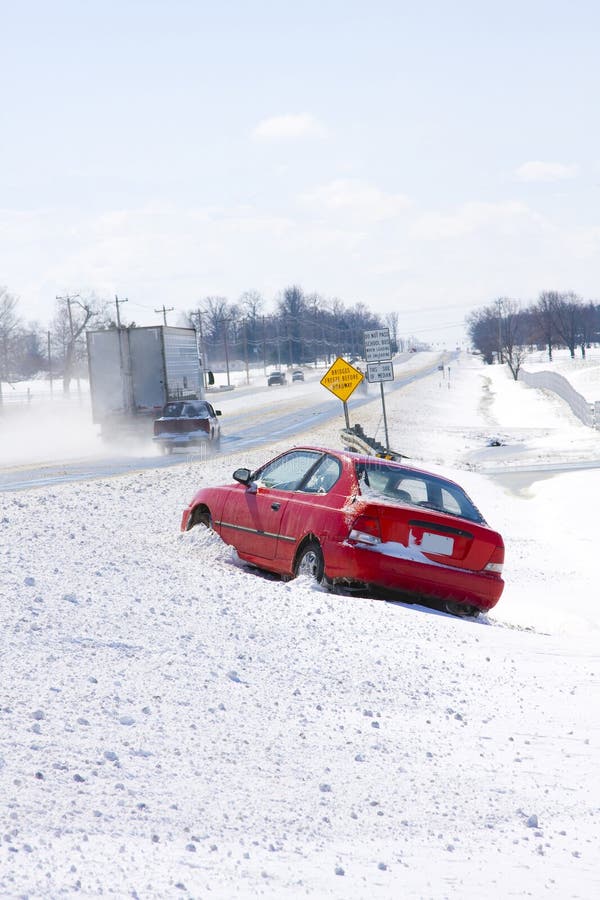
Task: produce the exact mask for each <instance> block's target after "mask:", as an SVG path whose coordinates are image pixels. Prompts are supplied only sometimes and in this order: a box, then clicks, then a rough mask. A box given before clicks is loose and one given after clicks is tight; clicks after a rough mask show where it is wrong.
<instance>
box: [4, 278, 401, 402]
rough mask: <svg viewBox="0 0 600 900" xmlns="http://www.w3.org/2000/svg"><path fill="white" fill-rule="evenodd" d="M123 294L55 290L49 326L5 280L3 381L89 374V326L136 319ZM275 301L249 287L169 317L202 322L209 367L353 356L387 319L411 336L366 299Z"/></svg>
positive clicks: (287, 294) (291, 297)
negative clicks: (21, 305) (23, 312)
mask: <svg viewBox="0 0 600 900" xmlns="http://www.w3.org/2000/svg"><path fill="white" fill-rule="evenodd" d="M115 299H116V298H115ZM121 302H122V301H118V300H116V302H115V303H110V302H109V301H106V300H102V299H101V298H99V297H98V296H96V295H95V294H90V295H82V294H75V293H73V294H68V293H65V295H64V296H62V297H57V298H56V302H55V310H54V316H53V318H52V321H51V322H50V327H49V328H48V329H44V328H43V326H42V325H41V324H40V323H38V322H28V323H25V322H24V321H23V319H22V318H21V316H20V315H19V310H18V298H17V297H16V296H15V295H14V294H11V293H10V291H9V290H8V289H7V288H6V287H2V286H0V385H1V383H2V381H4V382H12V381H20V380H23V379H28V378H31V377H33V376H35V375H36V374H38V373H49V374H51V375H53V376H55V377H60V378H61V379H62V382H63V389H64V390H65V392H68V391H69V386H70V382H71V381H72V379H73V378H74V377H75V376H76V375H77V376H79V375H81V376H85V375H86V374H87V359H86V352H87V347H86V341H85V332H86V330H89V329H101V328H117V327H136V323H135V322H134V321H129V322H123V321H122V312H120V303H121ZM270 306H271V309H272V311H271V312H268V311H267V304H266V302H265V300H264V298H263V297H262V295H261V294H259V293H258V292H257V291H245V292H244V293H243V294H242V295H241V296H240V297H239V299H238V300H236V301H230V300H228V299H227V298H226V297H224V296H217V295H210V296H206V297H204V298H203V299H202V300H201V301H200V302H199V303H198V304H197V306H196V307H195V308H193V309H190V310H188V311H187V312H185V313H182V314H180V316H179V319H178V320H177V321H172V322H169V323H168V324H176V325H183V326H193V327H195V328H196V331H197V333H198V338H199V349H200V353H201V356H202V357H203V364H204V366H205V368H207V369H208V368H214V369H219V368H225V367H226V366H229V364H230V363H232V364H233V363H234V362H236V363H239V361H244V362H245V364H246V365H247V366H250V365H252V366H255V365H263V366H265V367H266V366H291V365H303V364H308V363H316V362H317V361H319V360H321V361H323V360H324V361H331V360H332V359H333V358H335V357H336V356H345V357H347V358H349V359H351V358H353V357H359V356H362V354H363V332H364V331H365V330H371V329H376V328H382V327H388V328H389V329H390V336H391V339H392V346H393V348H394V349H402V348H403V346H404V344H405V342H404V341H403V340H402V339H401V338H399V336H398V319H399V316H398V313H396V312H393V313H388V314H387V315H385V316H384V317H383V318H382V317H380V316H378V315H376V314H374V313H372V312H371V311H370V310H369V309H368V308H367V306H366V305H365V304H364V303H355V304H354V305H353V306H347V305H346V304H344V303H343V302H342V301H341V300H340V299H338V298H333V299H329V298H325V297H323V296H322V295H320V294H317V293H306V292H304V291H303V289H302V288H301V287H300V286H298V285H290V286H288V287H286V288H284V289H283V290H282V291H280V292H279V294H278V295H277V296H276V298H275V302H274V304H271V305H270ZM273 307H274V308H273ZM167 312H170V310H166V309H164V310H163V322H161V324H164V323H166V315H167ZM157 324H158V323H157ZM0 396H1V394H0Z"/></svg>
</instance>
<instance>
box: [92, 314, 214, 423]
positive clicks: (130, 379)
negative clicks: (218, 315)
mask: <svg viewBox="0 0 600 900" xmlns="http://www.w3.org/2000/svg"><path fill="white" fill-rule="evenodd" d="M86 339H87V350H88V369H89V376H90V397H91V404H92V420H93V421H94V423H95V424H98V425H100V433H101V436H102V437H103V438H107V439H111V438H122V437H127V436H128V435H137V436H140V437H144V436H145V437H148V438H151V437H152V424H153V421H154V419H155V418H157V417H158V416H160V414H161V411H162V408H163V407H164V405H165V404H166V403H168V402H170V401H172V400H200V399H202V398H203V397H204V379H203V372H202V367H201V363H200V358H199V355H198V342H197V339H196V331H195V329H194V328H175V327H171V326H168V325H156V326H148V327H135V326H132V327H130V328H110V329H105V330H95V331H88V332H87V333H86Z"/></svg>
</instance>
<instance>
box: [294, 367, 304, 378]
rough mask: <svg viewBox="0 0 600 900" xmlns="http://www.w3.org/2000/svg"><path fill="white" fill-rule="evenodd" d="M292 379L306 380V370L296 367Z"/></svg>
mask: <svg viewBox="0 0 600 900" xmlns="http://www.w3.org/2000/svg"><path fill="white" fill-rule="evenodd" d="M292 381H304V372H303V371H302V369H294V371H293V372H292Z"/></svg>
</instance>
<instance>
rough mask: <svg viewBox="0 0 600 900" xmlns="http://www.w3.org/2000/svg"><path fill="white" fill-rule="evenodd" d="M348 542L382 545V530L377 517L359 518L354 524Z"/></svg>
mask: <svg viewBox="0 0 600 900" xmlns="http://www.w3.org/2000/svg"><path fill="white" fill-rule="evenodd" d="M348 540H350V541H356V542H357V543H360V544H380V543H381V528H380V526H379V519H377V518H375V516H358V518H356V519H355V520H354V522H353V523H352V529H351V531H350V534H349V535H348Z"/></svg>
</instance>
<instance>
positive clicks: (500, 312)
mask: <svg viewBox="0 0 600 900" xmlns="http://www.w3.org/2000/svg"><path fill="white" fill-rule="evenodd" d="M496 306H497V307H498V363H499V364H502V363H503V362H504V358H503V353H502V298H498V300H496Z"/></svg>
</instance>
